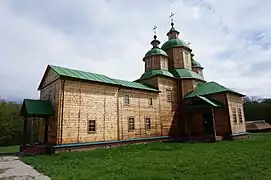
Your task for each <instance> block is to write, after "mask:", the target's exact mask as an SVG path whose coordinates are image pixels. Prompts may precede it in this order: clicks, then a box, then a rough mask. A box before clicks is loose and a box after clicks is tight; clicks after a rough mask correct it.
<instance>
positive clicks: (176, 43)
mask: <svg viewBox="0 0 271 180" xmlns="http://www.w3.org/2000/svg"><path fill="white" fill-rule="evenodd" d="M181 46H184V47H187V48H189V47H188V45H187V43H186V42H184V41H183V40H180V39H170V40H168V41H167V42H165V43H164V44H163V46H162V49H163V50H164V51H166V50H169V49H170V48H172V47H181ZM189 49H190V48H189Z"/></svg>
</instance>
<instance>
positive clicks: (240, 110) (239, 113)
mask: <svg viewBox="0 0 271 180" xmlns="http://www.w3.org/2000/svg"><path fill="white" fill-rule="evenodd" d="M238 118H239V122H240V123H243V116H242V109H241V108H238Z"/></svg>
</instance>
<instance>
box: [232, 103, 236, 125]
mask: <svg viewBox="0 0 271 180" xmlns="http://www.w3.org/2000/svg"><path fill="white" fill-rule="evenodd" d="M231 110H232V117H233V122H235V123H237V115H236V108H235V107H232V109H231Z"/></svg>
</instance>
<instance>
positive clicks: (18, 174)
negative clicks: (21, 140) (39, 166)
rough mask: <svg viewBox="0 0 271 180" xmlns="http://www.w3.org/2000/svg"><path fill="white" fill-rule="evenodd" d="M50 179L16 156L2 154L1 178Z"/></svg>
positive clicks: (19, 179)
mask: <svg viewBox="0 0 271 180" xmlns="http://www.w3.org/2000/svg"><path fill="white" fill-rule="evenodd" d="M33 179H37V180H50V178H49V177H47V176H44V175H42V174H40V173H39V172H37V171H36V170H35V169H34V168H32V167H31V166H29V165H27V164H25V163H23V162H22V161H20V159H19V158H18V157H16V156H3V157H1V156H0V180H33Z"/></svg>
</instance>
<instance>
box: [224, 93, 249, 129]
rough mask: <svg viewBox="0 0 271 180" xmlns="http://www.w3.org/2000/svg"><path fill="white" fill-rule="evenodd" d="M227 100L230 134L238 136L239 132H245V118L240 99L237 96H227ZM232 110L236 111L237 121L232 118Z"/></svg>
mask: <svg viewBox="0 0 271 180" xmlns="http://www.w3.org/2000/svg"><path fill="white" fill-rule="evenodd" d="M227 100H228V108H229V115H230V121H231V130H232V133H233V134H236V133H237V134H238V133H240V132H246V126H245V116H244V108H243V100H242V98H241V97H240V96H237V95H233V94H227ZM234 108H235V109H236V117H237V121H235V120H234V117H233V109H234ZM238 108H240V109H241V115H242V120H241V119H240V118H239V116H238ZM241 121H242V122H241Z"/></svg>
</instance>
